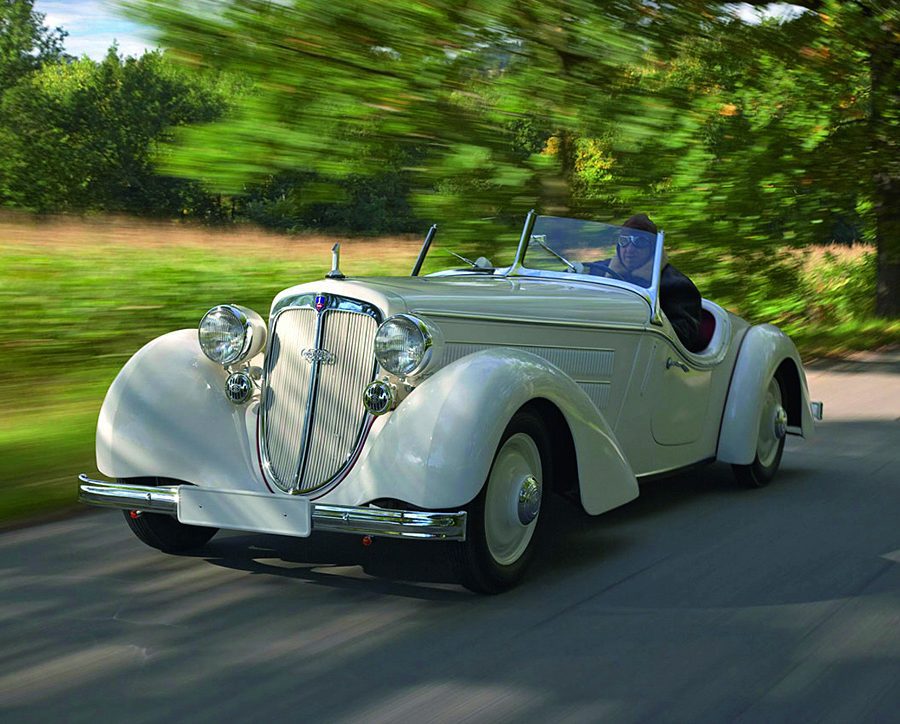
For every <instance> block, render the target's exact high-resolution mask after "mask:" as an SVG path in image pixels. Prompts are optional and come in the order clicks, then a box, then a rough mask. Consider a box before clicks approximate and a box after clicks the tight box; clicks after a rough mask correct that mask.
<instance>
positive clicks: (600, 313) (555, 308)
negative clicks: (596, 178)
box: [273, 274, 651, 326]
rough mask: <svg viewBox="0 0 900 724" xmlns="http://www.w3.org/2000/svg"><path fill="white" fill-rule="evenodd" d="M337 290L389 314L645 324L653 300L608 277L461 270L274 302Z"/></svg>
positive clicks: (341, 284) (302, 289) (325, 288)
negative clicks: (592, 278) (580, 278)
mask: <svg viewBox="0 0 900 724" xmlns="http://www.w3.org/2000/svg"><path fill="white" fill-rule="evenodd" d="M309 293H319V294H339V295H342V296H346V297H351V298H355V299H361V300H364V301H367V302H369V303H371V304H374V305H376V306H378V307H379V308H381V309H382V310H383V311H384V313H385V315H386V316H390V315H392V314H399V313H404V312H409V313H412V314H420V315H422V316H425V317H472V318H482V319H483V318H492V319H499V320H502V319H509V320H511V321H513V320H515V321H523V320H535V321H537V320H541V321H557V322H560V323H568V324H573V323H574V324H578V323H585V324H591V325H595V324H598V323H608V324H612V325H616V326H618V325H628V326H632V325H634V326H643V325H645V324H646V323H647V322H648V320H649V318H650V311H651V310H650V304H649V302H648V300H647V299H645V298H644V297H643V296H642V295H641V294H640V293H639V292H638V291H637V290H634V291H632V290H631V289H629V288H624V287H618V286H614V285H613V284H609V283H604V282H586V281H578V280H574V279H573V280H571V281H569V280H566V279H551V278H536V277H509V278H506V277H488V276H483V275H478V276H475V275H474V274H472V275H459V276H452V277H447V276H444V277H388V278H371V279H343V280H334V279H325V280H322V281H318V282H309V283H306V284H301V285H298V286H296V287H291V288H290V289H286V290H285V291H284V292H282V293H281V294H279V295H278V296H277V297H276V299H275V301H274V303H273V305H278V304H279V302H281V301H282V300H284V299H285V298H286V297H289V296H295V295H298V294H309Z"/></svg>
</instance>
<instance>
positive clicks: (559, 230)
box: [521, 216, 657, 288]
mask: <svg viewBox="0 0 900 724" xmlns="http://www.w3.org/2000/svg"><path fill="white" fill-rule="evenodd" d="M656 245H657V235H656V234H651V233H649V232H647V231H640V230H638V229H630V228H627V227H624V226H613V225H612V224H602V223H600V222H598V221H583V220H580V219H565V218H561V217H556V216H538V217H537V218H536V219H535V222H534V227H533V228H532V230H531V234H530V236H529V239H528V241H527V243H526V244H525V249H524V255H523V257H522V261H521V263H522V266H523V267H524V268H525V269H530V270H539V271H553V272H569V273H572V274H586V275H591V276H597V277H605V278H609V279H618V280H619V281H624V282H628V283H629V284H634V285H636V286H640V287H644V288H649V287H650V286H651V284H652V281H653V264H654V259H655V256H656V254H655V252H656Z"/></svg>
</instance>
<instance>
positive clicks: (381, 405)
mask: <svg viewBox="0 0 900 724" xmlns="http://www.w3.org/2000/svg"><path fill="white" fill-rule="evenodd" d="M396 400H397V396H396V394H395V392H394V386H393V385H390V384H388V383H387V382H384V381H383V380H375V381H374V382H372V383H370V384H369V385H368V386H367V387H366V389H365V390H364V391H363V405H364V406H365V408H366V410H368V411H369V412H370V413H371V414H373V415H383V414H384V413H386V412H390V411H391V410H393V409H394V407H395V403H396Z"/></svg>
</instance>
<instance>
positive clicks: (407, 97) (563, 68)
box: [126, 0, 900, 319]
mask: <svg viewBox="0 0 900 724" xmlns="http://www.w3.org/2000/svg"><path fill="white" fill-rule="evenodd" d="M126 4H127V6H128V7H129V8H130V9H131V12H133V13H134V14H135V15H136V16H137V17H138V19H139V20H141V21H142V22H144V23H148V24H150V25H152V26H154V27H155V28H156V29H157V31H158V38H157V39H158V40H159V42H160V43H161V44H162V45H163V46H165V47H169V48H172V49H174V50H175V52H176V53H177V54H178V55H179V57H180V58H181V59H183V60H184V61H185V62H187V63H189V64H193V65H196V66H199V67H204V66H208V67H213V68H216V69H222V70H226V71H231V72H237V73H242V74H246V77H248V78H249V79H250V81H251V82H252V88H253V90H252V92H251V93H247V94H246V95H244V96H243V97H241V98H239V99H237V100H236V105H235V113H234V114H232V115H230V116H229V117H227V118H223V119H222V120H220V121H218V122H216V123H212V124H208V125H206V126H202V127H193V128H186V129H182V130H181V131H180V132H179V133H178V134H177V139H178V141H179V148H178V150H177V151H175V152H174V153H173V154H172V155H171V156H169V157H168V158H167V165H166V169H167V170H168V171H171V172H173V173H177V174H181V175H184V176H187V177H189V178H197V177H203V178H206V179H209V180H210V181H211V182H212V183H214V184H216V185H217V186H218V187H219V188H221V189H223V190H225V191H229V192H238V191H240V190H241V188H242V187H243V185H244V184H246V183H247V182H248V181H250V182H252V181H254V180H257V181H258V180H261V179H266V178H268V177H271V175H272V174H273V173H274V174H279V173H282V172H287V173H291V172H298V171H302V172H308V171H312V172H315V173H316V174H318V175H319V177H320V179H322V180H325V179H327V180H335V179H342V178H360V177H373V176H375V175H376V174H378V173H379V172H380V171H382V170H383V169H384V168H386V167H388V166H389V165H390V163H391V159H395V158H396V157H397V153H398V150H399V151H404V150H408V149H413V148H415V149H418V150H420V151H421V155H420V156H418V157H417V158H418V159H419V160H417V161H416V162H415V163H412V164H410V165H409V166H408V167H407V168H406V169H405V170H406V171H408V173H409V177H408V178H409V180H410V184H411V189H412V192H411V196H412V201H413V204H414V209H415V212H416V214H417V215H418V216H419V217H420V218H423V219H425V220H428V221H430V220H438V221H442V222H443V221H447V220H454V221H455V222H456V224H457V225H458V224H459V223H460V222H461V221H464V222H465V223H467V224H468V228H469V231H470V233H471V235H472V237H473V238H478V239H481V240H482V241H483V240H484V239H487V238H495V237H496V234H497V233H498V232H501V231H502V230H503V229H504V228H505V227H504V225H503V221H504V220H505V219H509V218H512V217H517V216H520V215H521V213H522V212H524V211H525V210H526V209H527V208H529V207H531V206H534V205H537V206H539V207H540V208H541V209H542V210H543V211H546V212H550V213H585V214H587V213H589V214H591V215H592V216H594V217H598V218H609V217H611V216H612V215H617V216H618V215H624V214H626V213H630V212H631V211H635V210H645V211H649V212H651V213H653V214H655V215H656V217H657V218H658V219H659V220H660V221H661V222H663V223H664V224H665V225H667V226H670V228H671V229H673V230H674V231H676V232H677V234H675V235H674V237H670V238H674V240H675V241H676V243H679V242H680V245H681V246H682V247H684V248H688V249H691V250H692V251H693V252H694V253H693V254H692V256H691V258H690V259H689V260H688V262H687V264H688V266H689V267H690V266H691V265H693V266H694V267H696V268H697V269H702V270H704V271H706V272H707V273H708V274H709V275H710V279H711V284H712V285H713V286H716V285H718V286H721V287H723V288H724V287H725V286H728V287H730V289H731V291H732V292H733V291H734V287H735V285H736V284H740V282H741V280H743V279H750V278H753V279H754V285H750V286H751V287H752V288H748V289H747V290H746V293H743V291H744V290H741V291H742V296H743V298H744V299H746V300H747V301H746V304H747V305H748V307H749V311H751V312H753V313H754V316H757V315H758V316H765V317H768V318H776V319H784V318H789V317H790V316H791V315H792V314H794V313H797V312H798V311H799V310H801V309H802V306H803V304H802V300H800V299H798V295H797V287H796V273H797V263H798V262H797V260H796V258H795V257H791V256H790V255H789V254H785V253H783V249H784V246H785V244H788V245H789V244H791V243H796V244H800V243H804V242H809V241H819V240H822V239H823V238H826V236H827V235H826V234H825V233H822V232H820V231H819V230H820V229H826V228H827V227H829V226H834V225H835V224H837V223H839V222H840V223H844V224H845V226H846V225H847V223H846V222H847V219H849V220H850V225H851V226H853V225H855V224H856V222H857V221H858V222H859V224H860V226H861V227H863V228H870V229H871V238H872V239H873V240H874V241H875V242H876V243H877V244H878V248H879V256H878V259H879V272H878V273H879V286H878V293H879V306H878V308H879V310H880V311H881V312H882V313H884V314H892V315H895V314H897V293H898V292H897V286H898V285H897V278H896V277H897V270H898V265H897V248H896V245H897V243H898V240H900V233H897V214H898V208H897V198H896V194H897V191H896V189H897V172H896V164H897V159H898V154H897V152H896V132H897V128H898V124H900V119H898V118H897V113H898V111H897V88H898V87H900V84H898V83H897V80H898V79H897V62H898V61H897V58H898V57H900V53H898V52H897V42H898V41H897V38H898V30H897V12H898V11H897V9H896V5H895V4H894V3H890V4H888V3H879V2H877V1H876V0H857V1H855V2H837V0H805V1H804V2H801V3H798V4H799V5H802V6H804V7H806V8H808V9H809V10H810V11H809V12H805V13H798V14H796V16H795V17H793V18H791V19H786V20H782V21H775V20H772V21H767V22H762V23H760V24H758V25H753V24H748V23H746V22H742V21H740V20H738V19H737V18H736V17H735V15H734V8H733V4H731V3H723V2H712V1H711V0H684V2H679V3H677V4H675V3H648V2H646V0H616V1H615V2H608V3H595V2H590V1H588V0H541V1H540V2H539V1H538V0H493V1H492V2H487V0H468V1H466V2H457V1H451V0H435V1H433V2H429V3H422V2H416V1H415V0H400V1H398V2H394V3H391V4H390V6H389V8H386V7H385V6H384V5H383V4H379V3H371V2H364V1H363V0H347V1H346V2H341V3H331V4H322V3H319V2H315V0H292V1H291V2H287V1H285V2H269V1H268V0H226V1H225V2H213V1H212V0H195V1H194V2H191V3H188V4H186V3H182V2H178V1H177V0H154V1H153V2H149V1H147V2H142V1H141V0H131V1H130V2H127V0H126ZM751 4H752V5H757V6H763V5H767V4H768V3H764V2H754V3H751ZM410 157H413V155H412V154H411V155H410ZM311 197H312V198H314V197H315V194H312V195H311ZM867 224H868V226H867ZM760 282H765V283H760ZM730 296H732V298H733V297H734V294H732V295H730Z"/></svg>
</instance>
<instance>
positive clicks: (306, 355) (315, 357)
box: [300, 349, 334, 365]
mask: <svg viewBox="0 0 900 724" xmlns="http://www.w3.org/2000/svg"><path fill="white" fill-rule="evenodd" d="M300 356H301V357H302V358H303V359H305V360H306V361H307V362H309V363H310V364H313V363H315V362H321V363H322V364H323V365H333V364H334V352H329V351H328V350H327V349H303V350H300Z"/></svg>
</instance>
